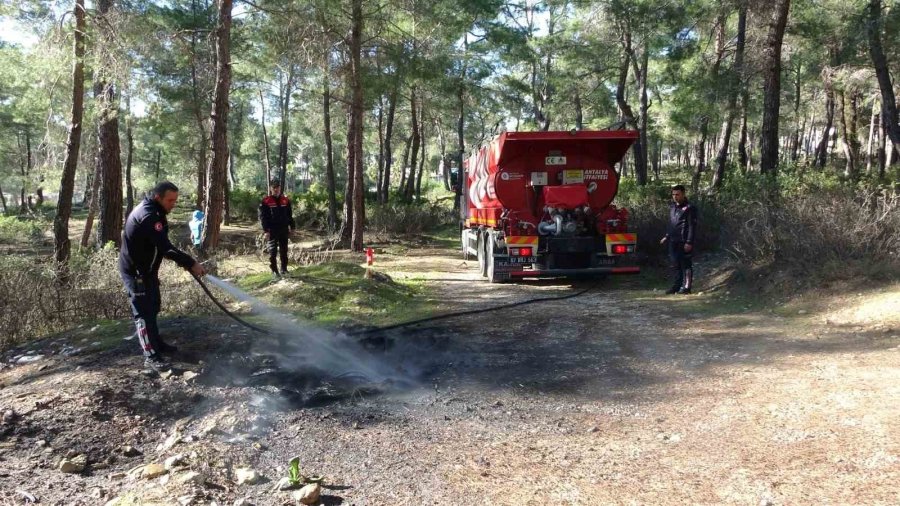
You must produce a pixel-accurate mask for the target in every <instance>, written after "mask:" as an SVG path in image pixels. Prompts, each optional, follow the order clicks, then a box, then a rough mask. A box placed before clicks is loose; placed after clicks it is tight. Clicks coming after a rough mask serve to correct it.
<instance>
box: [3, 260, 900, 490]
mask: <svg viewBox="0 0 900 506" xmlns="http://www.w3.org/2000/svg"><path fill="white" fill-rule="evenodd" d="M379 269H380V270H382V271H383V272H387V273H389V274H390V275H391V276H393V277H394V278H402V277H415V278H420V279H424V280H427V281H426V284H427V285H428V286H429V287H431V288H432V289H433V291H432V297H435V298H438V299H439V300H441V301H442V303H443V305H444V307H445V309H446V310H447V311H457V310H460V311H461V310H468V309H474V308H479V307H487V306H493V305H499V304H506V303H511V302H517V301H523V300H527V299H531V298H535V297H547V296H557V295H563V294H567V293H572V290H583V289H588V288H591V290H589V291H588V292H587V293H584V294H583V295H581V296H579V297H576V298H573V299H568V300H565V301H550V302H543V303H539V304H529V305H524V306H518V307H514V308H508V309H504V310H500V311H495V312H488V313H482V314H478V315H473V316H468V317H465V318H459V319H448V320H442V321H439V322H433V323H431V324H426V325H423V326H419V327H411V328H407V329H401V330H398V331H395V332H393V333H390V334H389V335H388V336H387V337H389V340H388V344H390V346H388V348H387V349H386V350H383V349H373V350H370V351H369V352H367V353H369V356H371V357H372V359H373V361H376V362H377V363H379V364H380V365H379V367H387V368H388V369H390V370H392V371H396V372H397V376H396V378H392V381H388V382H382V381H379V382H378V383H377V384H375V383H372V382H371V381H367V380H366V379H365V378H361V377H359V376H358V375H354V373H353V371H352V370H350V371H349V372H348V371H338V370H336V369H335V370H334V373H335V374H334V375H332V376H331V377H330V378H328V379H326V380H323V379H322V378H321V377H319V378H317V377H316V375H315V374H310V373H308V372H307V373H301V372H299V371H301V370H302V369H303V368H302V367H299V366H298V367H297V368H293V369H292V368H291V367H289V366H287V365H286V364H285V362H284V360H283V357H284V356H293V357H296V358H297V360H298V361H300V362H302V361H303V360H309V358H308V357H306V358H304V351H303V347H302V346H298V345H297V344H296V343H291V342H284V340H283V339H282V340H280V341H279V340H266V339H262V338H256V337H252V336H250V334H249V333H246V332H243V331H242V330H240V329H238V328H236V327H235V326H233V324H232V323H231V322H229V321H226V320H222V319H218V318H212V319H208V320H184V321H176V322H170V323H169V324H167V326H164V327H163V332H164V333H166V332H169V333H173V334H175V333H177V334H180V335H190V336H191V338H190V339H180V340H179V344H180V345H181V346H182V347H183V348H184V351H185V357H186V358H184V364H183V369H184V370H190V371H196V372H199V373H200V375H199V376H198V377H197V378H194V379H186V378H185V376H184V375H183V373H182V372H179V373H176V375H175V376H174V377H172V378H169V379H160V378H156V377H150V376H145V375H143V374H142V373H140V371H139V367H137V366H138V363H139V361H138V359H137V357H135V356H134V354H133V353H132V351H133V350H132V347H133V346H134V345H133V343H125V344H122V345H121V346H116V347H113V348H112V349H110V350H108V351H104V352H100V353H97V354H87V355H76V356H75V357H72V358H68V359H64V358H61V357H60V358H45V359H43V360H41V361H38V362H35V363H32V364H28V365H17V366H15V367H8V368H6V369H4V370H3V371H0V380H2V382H3V385H4V388H3V390H2V391H0V405H2V407H4V408H9V409H13V410H14V411H15V415H14V416H11V418H10V419H9V420H7V421H6V422H4V425H3V426H2V427H3V428H2V430H0V434H2V438H0V452H2V453H0V490H2V492H0V498H2V499H4V500H6V501H8V502H10V503H14V504H20V503H24V501H25V495H23V493H27V494H32V495H34V496H37V497H38V498H39V499H41V502H42V503H43V504H57V503H58V504H98V503H99V504H103V503H104V502H106V501H109V500H112V499H116V501H117V502H114V504H178V503H179V501H181V502H183V503H184V504H211V502H212V501H215V502H216V504H231V503H233V502H234V501H235V500H239V499H242V498H246V500H247V503H245V504H291V503H292V502H291V498H290V493H289V492H281V491H273V490H272V489H273V487H274V486H275V482H277V481H278V479H279V478H280V477H282V476H285V475H286V470H285V466H286V464H287V462H288V460H289V459H290V458H291V457H294V456H299V457H300V459H301V470H302V471H303V472H304V473H305V474H308V475H323V476H324V477H325V483H326V485H327V486H326V487H325V489H324V490H323V494H324V495H323V497H322V503H323V504H354V505H362V504H365V505H382V504H392V505H393V504H410V505H419V504H442V505H443V504H446V505H458V504H509V505H532V504H533V505H539V504H540V505H543V504H566V505H570V504H571V505H575V504H579V505H595V504H684V503H704V504H754V505H757V504H822V503H837V504H897V503H900V487H898V485H897V484H898V483H900V428H898V420H900V405H898V403H897V399H900V336H898V335H897V334H900V330H898V329H897V327H896V326H893V325H895V323H892V321H890V320H885V322H882V323H881V324H880V325H876V324H860V323H859V322H853V324H852V325H835V324H830V323H827V322H826V321H825V315H823V314H812V313H810V314H802V315H799V314H798V315H795V316H790V317H788V316H777V315H776V314H774V313H771V312H768V311H759V310H756V309H752V308H750V309H744V308H742V307H740V305H735V304H733V303H729V302H728V301H727V298H726V299H720V298H718V296H714V295H711V294H704V295H696V296H689V297H667V296H663V295H662V294H661V293H660V292H655V291H653V290H650V289H647V288H646V283H642V281H641V280H640V279H635V278H630V279H611V280H606V281H603V282H600V283H598V284H595V283H593V282H589V281H585V282H577V283H575V284H574V285H573V284H571V283H566V282H555V281H541V282H529V283H525V284H515V285H507V284H503V285H487V284H480V283H476V281H477V280H476V279H475V276H476V275H475V269H476V267H475V266H474V265H473V264H472V263H470V264H468V265H466V264H465V263H463V262H462V261H461V260H460V259H458V258H456V257H455V256H453V253H452V252H451V251H447V250H418V251H413V252H410V253H409V254H408V255H405V256H403V257H399V256H393V257H392V256H385V255H382V256H380V257H379ZM595 285H596V286H595ZM891 300H893V299H891ZM62 345H63V344H62V341H61V340H60V342H59V343H57V346H62ZM46 346H54V345H53V344H52V343H49V344H46ZM279 356H281V357H282V358H279ZM350 369H352V368H350ZM340 373H347V374H343V375H341V374H340ZM179 375H180V377H179ZM335 376H337V377H335ZM124 446H133V447H134V448H135V449H137V450H139V451H140V452H141V454H140V455H126V450H125V449H123V448H124ZM48 449H49V450H48ZM66 454H69V456H70V457H73V458H74V456H75V455H77V454H85V455H87V458H88V465H87V468H86V470H85V471H83V472H82V473H77V474H69V475H63V474H61V473H60V472H59V471H58V470H56V466H57V465H58V462H59V460H60V459H61V458H63V457H66ZM173 455H181V456H182V459H181V460H183V464H181V465H176V466H175V468H174V469H173V470H172V471H170V473H169V474H168V476H169V478H166V477H165V476H164V477H162V478H153V479H147V478H140V477H134V478H131V477H129V476H127V475H123V474H122V473H127V472H128V471H129V470H133V469H137V471H136V473H140V471H141V468H139V467H138V466H141V465H144V464H147V463H151V462H158V463H162V462H163V460H165V459H166V458H167V457H171V456H173ZM242 467H249V468H252V469H254V470H255V471H257V473H258V474H259V475H260V476H261V477H262V478H261V479H260V481H259V482H258V483H256V484H241V485H238V484H237V483H236V481H237V474H238V473H237V469H239V468H242ZM188 470H193V471H196V472H199V473H201V474H202V475H203V476H204V477H205V478H206V484H205V485H199V484H197V483H191V482H188V483H180V481H182V480H181V478H180V477H183V476H185V475H186V474H185V473H187V472H188ZM161 481H166V483H165V484H161ZM17 490H18V491H19V492H17Z"/></svg>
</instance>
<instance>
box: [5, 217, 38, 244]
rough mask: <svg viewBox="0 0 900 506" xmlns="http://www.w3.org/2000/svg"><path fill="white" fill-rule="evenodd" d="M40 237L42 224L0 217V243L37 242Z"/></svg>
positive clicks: (36, 221)
mask: <svg viewBox="0 0 900 506" xmlns="http://www.w3.org/2000/svg"><path fill="white" fill-rule="evenodd" d="M42 235H43V232H42V222H41V221H39V220H34V219H30V218H19V217H17V216H2V215H0V243H15V242H20V241H22V240H23V239H24V240H29V241H30V240H38V239H40V238H41V236H42Z"/></svg>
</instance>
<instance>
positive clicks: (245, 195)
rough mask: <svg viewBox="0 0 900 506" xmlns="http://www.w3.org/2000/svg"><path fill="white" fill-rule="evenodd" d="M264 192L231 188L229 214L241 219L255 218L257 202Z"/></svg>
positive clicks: (260, 199)
mask: <svg viewBox="0 0 900 506" xmlns="http://www.w3.org/2000/svg"><path fill="white" fill-rule="evenodd" d="M263 197H265V193H264V192H261V191H259V190H243V189H234V190H231V193H230V197H229V201H228V202H229V204H230V205H231V208H230V211H231V216H232V217H235V218H238V219H243V220H255V219H256V218H257V216H258V211H259V203H260V201H262V198H263Z"/></svg>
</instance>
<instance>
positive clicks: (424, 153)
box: [416, 103, 428, 201]
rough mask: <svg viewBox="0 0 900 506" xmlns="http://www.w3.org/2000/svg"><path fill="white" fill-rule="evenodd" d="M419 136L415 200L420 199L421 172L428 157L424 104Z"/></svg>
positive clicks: (423, 171)
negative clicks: (420, 152)
mask: <svg viewBox="0 0 900 506" xmlns="http://www.w3.org/2000/svg"><path fill="white" fill-rule="evenodd" d="M419 137H421V138H422V156H421V157H420V160H419V173H418V175H416V200H417V201H418V200H421V199H422V174H424V173H425V162H426V160H427V158H428V147H427V145H426V141H427V139H428V138H427V137H425V104H424V103H423V104H422V113H421V118H420V119H419Z"/></svg>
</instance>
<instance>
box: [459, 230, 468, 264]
mask: <svg viewBox="0 0 900 506" xmlns="http://www.w3.org/2000/svg"><path fill="white" fill-rule="evenodd" d="M468 242H469V234H467V233H466V229H465V228H463V229H461V230H460V232H459V243H460V244H461V245H462V257H463V260H468V259H469V244H468Z"/></svg>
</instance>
